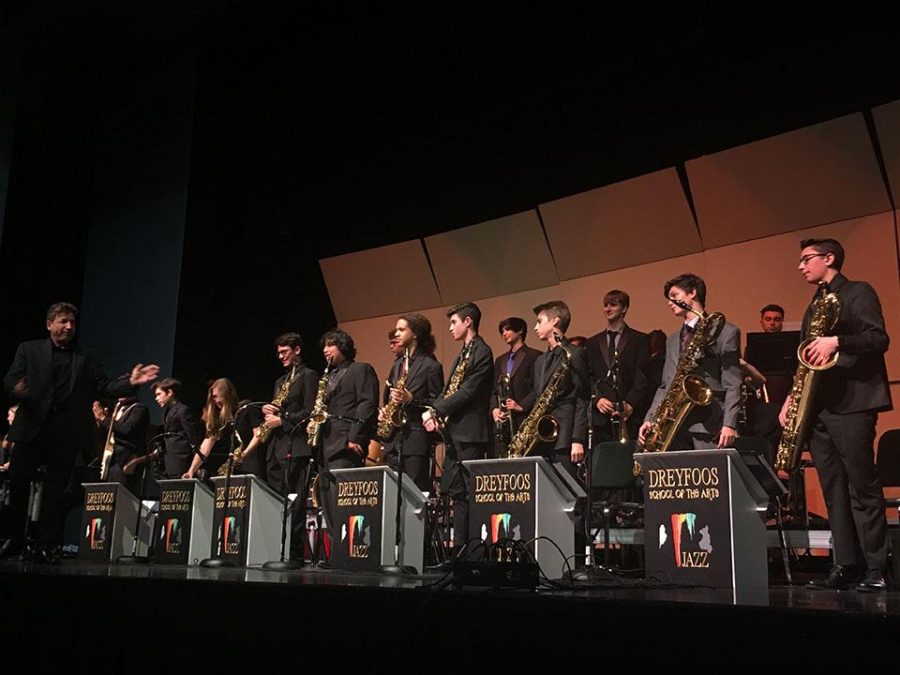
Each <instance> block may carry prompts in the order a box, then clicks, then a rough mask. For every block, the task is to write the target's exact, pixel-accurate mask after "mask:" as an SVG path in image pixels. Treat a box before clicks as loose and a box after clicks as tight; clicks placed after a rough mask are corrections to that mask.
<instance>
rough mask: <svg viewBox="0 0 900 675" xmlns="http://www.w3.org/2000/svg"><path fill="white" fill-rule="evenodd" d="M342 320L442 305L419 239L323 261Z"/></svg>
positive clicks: (332, 298) (329, 288)
mask: <svg viewBox="0 0 900 675" xmlns="http://www.w3.org/2000/svg"><path fill="white" fill-rule="evenodd" d="M319 265H320V266H321V268H322V275H323V276H324V277H325V284H326V286H327V287H328V295H329V296H330V297H331V304H332V306H333V307H334V314H335V316H336V317H337V320H338V321H351V320H353V319H363V318H366V317H370V316H381V315H386V314H392V313H397V314H399V313H401V312H405V311H407V310H410V309H412V308H415V307H437V306H438V305H440V304H442V303H441V299H440V297H439V296H438V292H437V288H436V287H435V285H434V277H432V275H431V269H430V267H429V266H428V259H427V258H426V257H425V252H424V250H423V249H422V243H421V241H419V240H418V239H416V240H413V241H405V242H402V243H400V244H392V245H390V246H382V247H380V248H373V249H370V250H368V251H360V252H358V253H348V254H347V255H341V256H337V257H334V258H326V259H324V260H320V261H319Z"/></svg>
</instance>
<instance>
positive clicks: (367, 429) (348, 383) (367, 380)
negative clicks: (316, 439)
mask: <svg viewBox="0 0 900 675" xmlns="http://www.w3.org/2000/svg"><path fill="white" fill-rule="evenodd" d="M326 392H327V393H326V401H327V406H328V414H329V415H330V417H329V419H328V420H326V421H325V423H324V424H325V426H324V427H323V428H322V450H323V452H324V455H325V459H331V458H332V457H334V456H335V455H337V454H338V453H339V452H341V451H343V450H347V449H348V448H347V443H348V442H353V443H357V444H358V445H360V446H362V448H363V450H365V449H366V448H367V446H368V443H369V438H370V437H371V436H372V434H373V432H374V422H375V418H376V416H377V415H378V377H377V376H376V375H375V370H374V369H373V368H372V366H370V365H369V364H368V363H358V362H356V361H345V362H344V363H342V364H341V365H340V366H339V367H338V368H337V369H335V370H333V371H332V373H331V378H330V379H329V383H328V389H327V390H326Z"/></svg>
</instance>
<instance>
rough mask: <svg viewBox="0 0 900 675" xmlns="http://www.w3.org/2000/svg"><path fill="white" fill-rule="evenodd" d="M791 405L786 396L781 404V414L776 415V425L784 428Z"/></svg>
mask: <svg viewBox="0 0 900 675" xmlns="http://www.w3.org/2000/svg"><path fill="white" fill-rule="evenodd" d="M790 405H791V397H790V396H787V397H786V398H785V399H784V403H782V404H781V412H779V413H778V424H780V425H781V426H782V427H784V426H785V425H786V424H787V414H788V408H789V407H790Z"/></svg>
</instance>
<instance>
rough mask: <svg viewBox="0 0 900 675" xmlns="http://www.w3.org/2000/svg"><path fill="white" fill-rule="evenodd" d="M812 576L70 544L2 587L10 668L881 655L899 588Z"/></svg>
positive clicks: (623, 662) (558, 663)
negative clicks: (263, 559)
mask: <svg viewBox="0 0 900 675" xmlns="http://www.w3.org/2000/svg"><path fill="white" fill-rule="evenodd" d="M811 576H812V573H811V572H803V571H798V572H796V573H795V579H794V581H795V584H794V585H792V586H787V585H784V584H777V583H776V584H773V585H772V586H771V587H770V588H769V589H768V590H764V591H759V592H756V593H751V594H748V595H746V596H744V597H741V598H739V599H737V600H735V598H734V597H733V596H732V593H731V592H730V591H717V590H712V589H708V588H696V587H691V588H688V587H665V586H662V585H660V584H656V583H652V582H647V581H645V580H641V579H627V578H621V577H617V576H613V575H610V574H608V573H604V572H602V571H600V572H599V573H598V574H597V579H596V583H593V584H591V585H579V586H578V587H575V588H573V587H565V585H564V584H560V585H559V587H556V588H551V587H550V586H542V587H541V588H539V589H538V590H537V591H535V592H532V591H529V590H510V589H507V590H495V589H491V588H480V587H464V588H462V589H454V588H453V585H452V584H450V583H448V582H449V581H450V580H451V577H450V575H446V574H439V573H431V574H425V575H420V576H412V577H393V576H384V575H378V574H362V573H350V572H342V571H335V570H323V569H317V568H308V569H304V570H300V571H268V570H262V569H206V568H198V567H183V566H164V565H152V564H150V565H136V566H122V565H98V564H86V563H80V562H77V561H73V560H64V561H63V562H62V564H61V565H56V566H51V565H36V564H32V563H10V562H6V563H3V564H0V600H2V606H3V608H4V610H5V611H4V616H6V617H7V621H6V622H5V627H4V629H3V630H4V634H5V636H6V643H7V644H12V645H19V646H22V645H27V647H26V649H25V651H22V652H21V653H20V652H18V651H17V652H15V654H17V657H16V658H15V659H13V665H15V666H16V668H14V669H13V670H11V671H9V672H16V671H17V670H21V671H23V672H24V671H32V672H33V671H35V670H36V671H38V672H50V671H53V670H54V669H55V668H58V667H61V666H65V667H70V666H79V667H82V668H83V667H88V668H91V669H92V670H91V671H90V672H151V671H152V672H159V669H160V668H172V667H175V666H176V665H178V664H179V663H184V662H185V660H187V661H188V662H192V663H193V664H194V667H193V669H196V670H199V671H205V670H210V669H217V668H221V667H226V666H236V665H238V664H241V665H247V666H250V665H260V664H262V663H272V664H273V665H276V666H278V667H291V668H294V667H298V668H299V667H303V666H309V665H312V664H316V665H323V666H327V665H329V664H332V665H335V666H337V665H340V666H343V667H353V668H358V669H361V671H362V672H393V671H394V670H395V669H396V668H399V667H402V668H403V669H404V671H405V670H408V669H409V668H410V667H416V669H417V670H419V671H421V672H434V671H451V670H452V671H458V670H459V669H460V668H468V667H475V666H474V665H473V664H472V661H473V660H475V662H476V663H480V664H482V665H483V666H484V667H491V668H494V667H499V666H498V665H496V664H499V663H501V662H506V663H509V664H510V665H509V667H511V668H516V669H517V668H518V667H522V666H525V665H526V664H527V665H528V669H529V670H534V669H540V670H543V669H542V668H539V666H538V664H539V663H540V662H541V661H542V660H545V661H547V663H548V664H549V665H550V667H552V668H553V671H554V672H559V671H561V670H567V669H576V668H578V667H579V665H581V664H582V663H583V661H582V660H583V659H587V660H588V661H590V663H591V664H594V665H593V666H592V669H593V668H594V667H599V666H600V665H603V664H605V665H616V666H624V667H626V670H627V669H628V667H629V666H633V667H638V666H641V665H647V664H658V665H668V666H672V667H686V666H687V665H688V664H690V663H694V664H695V665H698V666H699V665H700V664H701V663H706V665H707V666H710V665H712V664H715V665H716V666H717V667H727V668H729V669H731V668H740V667H751V666H752V667H754V668H755V667H756V666H759V667H763V666H766V665H767V664H768V666H769V667H778V666H780V665H787V664H789V663H794V664H796V665H798V666H799V665H803V666H811V665H821V666H825V665H829V664H833V663H834V661H835V659H836V658H838V656H837V655H838V654H840V653H841V651H840V650H841V649H842V647H841V645H843V644H857V645H867V648H866V649H865V650H864V653H863V656H862V663H872V664H876V663H881V662H882V661H884V660H885V659H887V654H888V650H889V647H890V643H889V642H888V640H892V638H893V636H896V635H900V592H898V591H889V592H887V593H881V594H866V593H859V592H856V591H812V590H807V589H806V588H804V587H803V586H802V585H801V582H804V581H806V580H808V579H809V578H811ZM129 644H131V647H129ZM97 645H103V646H102V648H99V650H98V648H97ZM138 655H139V658H138ZM16 659H18V660H16ZM510 659H512V661H509V660H510ZM520 659H521V661H520ZM710 659H712V660H710ZM492 661H494V662H496V663H495V664H494V665H491V666H489V665H488V664H489V663H490V662H492ZM467 663H468V664H470V665H469V666H466V664H467ZM516 663H518V664H520V665H518V666H516V665H514V664H516ZM478 667H479V669H481V667H480V666H478ZM4 672H6V671H4Z"/></svg>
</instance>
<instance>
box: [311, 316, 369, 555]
mask: <svg viewBox="0 0 900 675" xmlns="http://www.w3.org/2000/svg"><path fill="white" fill-rule="evenodd" d="M320 345H321V347H322V353H323V354H324V356H325V360H326V362H328V364H329V374H328V383H327V386H326V390H325V401H326V407H327V409H328V419H326V420H325V421H324V422H323V423H322V424H323V425H324V426H323V427H322V429H321V441H320V442H321V444H322V452H321V455H322V466H321V467H320V468H321V471H322V473H321V475H322V478H321V479H320V481H319V486H320V489H321V491H322V504H323V508H324V509H325V519H326V520H327V521H328V528H329V531H330V533H331V538H332V541H333V542H336V541H337V540H336V539H335V532H336V530H335V526H336V522H335V520H334V509H335V508H336V505H337V503H336V497H337V496H336V494H335V491H334V490H333V489H332V487H333V477H332V476H331V475H330V473H329V472H330V470H331V469H349V468H353V467H359V466H362V464H363V459H364V458H365V456H366V453H367V451H368V446H369V438H371V437H372V435H373V434H374V433H375V418H376V415H377V414H378V377H377V376H376V375H375V370H374V369H373V368H372V366H370V365H369V364H368V363H362V362H358V361H354V359H355V358H356V346H355V345H354V344H353V338H352V337H350V335H349V334H347V333H346V332H344V331H342V330H340V329H334V330H330V331H328V332H327V333H325V335H323V336H322V339H321V340H320ZM314 427H315V424H314V422H312V421H310V422H309V424H308V425H307V432H308V433H312V431H313V429H314Z"/></svg>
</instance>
